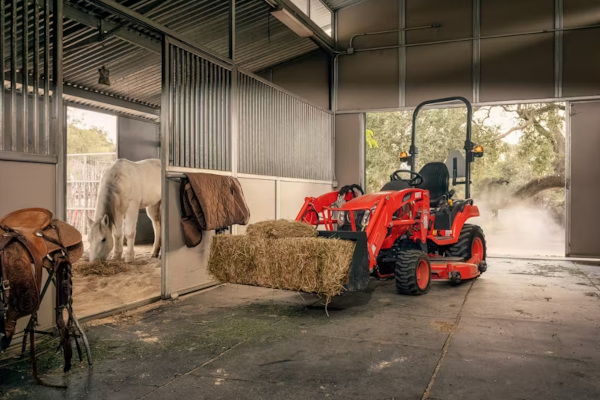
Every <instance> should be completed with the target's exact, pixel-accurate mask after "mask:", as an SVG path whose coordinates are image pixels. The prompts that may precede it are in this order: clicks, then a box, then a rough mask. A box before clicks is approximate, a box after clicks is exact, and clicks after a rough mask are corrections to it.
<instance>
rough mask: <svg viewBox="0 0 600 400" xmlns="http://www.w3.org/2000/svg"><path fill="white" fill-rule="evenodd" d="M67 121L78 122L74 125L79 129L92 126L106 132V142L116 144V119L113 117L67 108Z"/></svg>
mask: <svg viewBox="0 0 600 400" xmlns="http://www.w3.org/2000/svg"><path fill="white" fill-rule="evenodd" d="M67 119H68V120H71V119H76V120H78V121H80V122H79V123H77V124H76V125H77V126H78V127H80V128H91V127H94V126H95V127H97V128H100V129H102V130H103V131H105V132H107V134H108V135H107V137H108V140H110V141H111V142H113V143H117V117H116V116H115V115H111V114H104V113H100V112H96V111H90V110H84V109H81V108H74V107H68V109H67Z"/></svg>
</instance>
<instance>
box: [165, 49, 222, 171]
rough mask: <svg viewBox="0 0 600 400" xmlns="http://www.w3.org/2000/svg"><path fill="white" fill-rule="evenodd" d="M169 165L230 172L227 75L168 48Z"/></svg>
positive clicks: (203, 60)
mask: <svg viewBox="0 0 600 400" xmlns="http://www.w3.org/2000/svg"><path fill="white" fill-rule="evenodd" d="M170 53H171V60H170V62H171V71H172V73H171V74H170V80H171V82H169V86H170V88H171V92H170V99H169V101H170V105H169V106H170V110H171V113H170V121H169V124H170V138H169V144H170V147H169V159H170V165H172V166H175V167H187V168H201V169H214V170H221V171H229V170H231V126H230V118H229V114H230V106H231V71H230V70H229V69H228V68H225V67H224V66H221V65H217V64H215V63H213V62H211V61H208V60H206V59H204V58H201V57H199V56H197V55H195V54H193V53H191V52H189V51H187V50H186V49H183V48H181V47H179V46H176V45H174V44H170Z"/></svg>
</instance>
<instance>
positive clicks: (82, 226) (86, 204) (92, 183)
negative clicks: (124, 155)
mask: <svg viewBox="0 0 600 400" xmlns="http://www.w3.org/2000/svg"><path fill="white" fill-rule="evenodd" d="M116 159H117V153H95V154H68V155H67V222H68V223H70V224H71V225H73V226H74V227H76V228H77V229H78V230H79V231H80V232H81V234H82V235H84V236H85V235H87V234H88V232H89V224H88V220H87V218H86V217H90V218H93V217H94V212H95V210H96V199H97V197H98V190H99V188H100V181H101V180H102V176H103V175H104V172H106V170H107V169H108V168H109V167H110V166H111V165H112V164H113V163H114V162H115V160H116Z"/></svg>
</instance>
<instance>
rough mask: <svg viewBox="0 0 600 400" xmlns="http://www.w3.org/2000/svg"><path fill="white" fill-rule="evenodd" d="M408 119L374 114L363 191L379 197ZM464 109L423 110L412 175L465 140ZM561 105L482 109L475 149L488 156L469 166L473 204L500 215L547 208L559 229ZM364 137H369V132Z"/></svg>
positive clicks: (396, 164)
mask: <svg viewBox="0 0 600 400" xmlns="http://www.w3.org/2000/svg"><path fill="white" fill-rule="evenodd" d="M411 117H412V113H410V112H388V113H372V114H368V117H367V129H368V131H367V137H366V141H367V156H366V168H367V190H368V191H370V192H373V191H376V190H379V188H381V186H383V184H384V183H385V182H386V181H388V180H389V174H390V172H391V171H392V170H394V169H397V168H400V160H399V159H398V154H399V153H400V152H401V151H403V150H406V151H407V150H408V149H409V146H410V128H411V123H412V121H411ZM465 119H466V110H465V109H464V108H446V109H432V110H426V111H423V112H422V113H421V114H420V117H419V119H418V121H417V146H418V148H419V155H418V158H417V160H418V161H417V169H419V168H420V167H421V166H422V165H424V164H425V163H427V162H430V161H444V160H445V159H446V156H447V155H448V152H449V151H450V150H451V149H462V148H463V147H464V140H465ZM564 124H565V118H564V105H563V104H560V103H551V104H526V105H515V106H494V107H482V108H479V109H478V110H476V112H475V114H474V118H473V142H475V143H478V144H482V145H483V146H484V148H485V156H484V157H483V158H480V159H477V161H476V162H475V163H474V164H473V170H472V174H473V176H472V180H473V189H472V191H473V197H474V198H476V199H479V200H480V201H482V202H485V203H487V205H488V206H489V208H490V209H494V210H501V209H504V208H507V207H509V206H510V205H511V203H514V202H516V201H521V200H525V201H530V202H533V203H534V204H537V205H539V206H541V207H544V208H546V209H548V210H549V211H550V212H551V213H552V215H553V217H555V218H556V219H557V220H558V221H560V222H561V223H564V185H565V178H564V173H565V138H564ZM369 131H370V132H371V133H369Z"/></svg>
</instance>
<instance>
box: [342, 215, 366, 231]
mask: <svg viewBox="0 0 600 400" xmlns="http://www.w3.org/2000/svg"><path fill="white" fill-rule="evenodd" d="M366 211H368V210H357V211H342V212H343V215H344V216H343V217H342V218H341V215H342V214H341V213H342V212H340V215H339V216H338V231H343V232H351V231H352V223H351V222H350V213H354V224H355V225H356V231H357V232H360V231H362V230H364V229H365V228H366V225H368V221H367V223H366V224H365V226H363V219H364V216H365V212H366ZM340 219H343V223H340V222H342V221H340Z"/></svg>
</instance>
